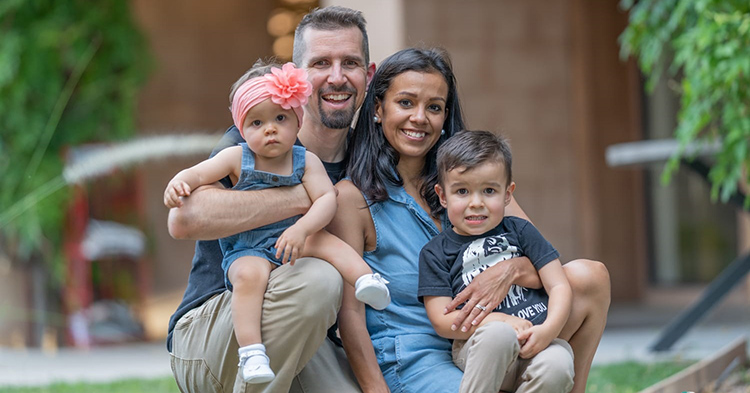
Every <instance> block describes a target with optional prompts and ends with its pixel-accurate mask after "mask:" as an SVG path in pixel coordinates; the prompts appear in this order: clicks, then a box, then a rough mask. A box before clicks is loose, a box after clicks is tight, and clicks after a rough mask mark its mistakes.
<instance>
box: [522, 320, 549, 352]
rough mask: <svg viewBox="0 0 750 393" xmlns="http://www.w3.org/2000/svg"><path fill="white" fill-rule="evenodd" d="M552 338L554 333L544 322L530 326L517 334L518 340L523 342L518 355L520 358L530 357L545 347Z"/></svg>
mask: <svg viewBox="0 0 750 393" xmlns="http://www.w3.org/2000/svg"><path fill="white" fill-rule="evenodd" d="M554 338H555V335H554V334H552V332H550V329H547V328H546V327H545V326H544V324H541V325H537V326H532V327H530V328H529V329H527V330H526V331H523V332H521V333H519V334H518V342H519V343H523V344H522V345H521V352H520V353H519V354H518V356H520V357H521V358H522V359H530V358H532V357H534V356H536V354H538V353H539V352H541V351H542V350H543V349H545V348H547V347H548V346H549V344H550V343H551V342H552V340H553V339H554ZM524 341H525V342H524Z"/></svg>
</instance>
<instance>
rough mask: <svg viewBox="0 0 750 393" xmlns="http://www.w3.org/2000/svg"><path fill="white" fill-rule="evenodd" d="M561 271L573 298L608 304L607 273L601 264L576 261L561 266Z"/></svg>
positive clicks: (608, 287) (581, 260)
mask: <svg viewBox="0 0 750 393" xmlns="http://www.w3.org/2000/svg"><path fill="white" fill-rule="evenodd" d="M563 269H564V271H565V275H566V277H567V278H568V282H570V287H571V289H572V290H573V296H574V297H580V296H583V297H586V298H590V299H596V300H598V301H606V303H607V304H609V299H610V292H611V290H610V278H609V271H608V270H607V267H606V266H605V265H604V264H603V263H602V262H599V261H592V260H589V259H576V260H574V261H570V262H568V263H566V264H565V265H563Z"/></svg>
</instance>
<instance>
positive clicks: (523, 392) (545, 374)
mask: <svg viewBox="0 0 750 393" xmlns="http://www.w3.org/2000/svg"><path fill="white" fill-rule="evenodd" d="M513 368H514V370H512V372H513V373H515V375H517V376H518V377H517V378H516V379H515V383H514V385H515V389H511V390H509V391H515V392H516V393H568V392H570V390H571V389H572V388H573V374H574V367H573V349H571V348H570V345H569V344H568V343H567V342H566V341H565V340H561V339H559V338H556V339H554V340H552V343H550V345H549V346H548V347H547V348H545V349H543V350H542V351H541V352H539V353H538V354H536V356H534V357H533V358H531V359H519V360H518V361H517V362H516V364H515V365H514V367H513ZM506 387H507V384H504V386H503V388H506Z"/></svg>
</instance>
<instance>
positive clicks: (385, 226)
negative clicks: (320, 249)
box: [364, 186, 463, 393]
mask: <svg viewBox="0 0 750 393" xmlns="http://www.w3.org/2000/svg"><path fill="white" fill-rule="evenodd" d="M388 195H389V199H388V200H386V201H384V202H379V203H376V204H373V205H371V206H370V214H371V215H372V220H373V222H374V223H375V232H376V238H377V244H376V246H375V250H373V251H366V252H365V253H364V259H365V261H367V263H368V264H369V265H370V267H371V268H372V270H373V272H377V273H380V274H381V275H382V276H383V277H385V278H386V279H387V280H388V281H389V282H390V283H389V284H388V288H389V289H390V291H391V304H390V305H388V307H387V308H386V309H385V310H382V311H376V310H374V309H372V308H370V307H366V308H365V309H366V318H367V330H368V331H369V333H370V338H371V339H372V343H373V346H374V348H375V355H376V357H377V360H378V364H380V369H381V371H382V372H383V376H384V377H385V380H386V382H387V383H388V386H389V387H390V389H391V392H399V393H401V392H420V393H422V392H431V393H433V392H444V393H456V392H458V388H459V385H460V383H461V378H462V376H463V373H462V372H461V370H459V369H458V368H457V367H456V366H455V365H454V364H453V359H452V357H451V342H450V341H449V340H448V339H445V338H442V337H440V336H438V334H437V333H435V330H434V329H433V328H432V325H431V324H430V320H429V319H428V318H427V312H426V311H425V308H424V305H423V304H422V303H420V302H419V301H418V300H417V285H418V280H419V251H420V250H421V249H422V246H424V245H425V244H426V243H427V242H428V241H429V240H430V239H432V238H433V237H434V236H436V235H437V234H438V232H439V231H438V228H437V227H436V226H435V224H434V222H433V221H432V219H431V218H430V216H429V215H428V214H427V212H425V211H424V209H422V207H421V206H419V204H417V202H416V201H415V200H414V199H413V198H412V197H411V196H410V195H409V194H407V193H406V191H405V190H404V189H403V188H401V187H398V188H397V187H390V186H389V187H388ZM448 225H450V223H449V222H448V220H447V219H446V218H445V217H444V218H443V227H446V228H447V226H448Z"/></svg>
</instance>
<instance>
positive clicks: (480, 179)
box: [435, 162, 516, 236]
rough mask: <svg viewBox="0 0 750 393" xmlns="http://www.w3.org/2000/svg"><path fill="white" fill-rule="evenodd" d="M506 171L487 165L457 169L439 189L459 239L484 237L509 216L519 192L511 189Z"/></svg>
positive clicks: (441, 201)
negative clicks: (509, 207) (469, 236)
mask: <svg viewBox="0 0 750 393" xmlns="http://www.w3.org/2000/svg"><path fill="white" fill-rule="evenodd" d="M506 183H507V179H506V178H505V167H504V165H503V164H502V163H500V162H486V163H484V164H481V165H479V166H477V167H475V168H473V169H470V170H467V171H464V168H460V167H459V168H454V169H453V170H451V171H449V172H447V173H446V174H445V176H444V177H443V184H437V185H435V192H437V194H438V197H440V204H441V205H443V207H445V209H446V210H447V212H448V219H450V221H451V223H452V224H453V230H454V231H455V232H456V233H458V234H459V235H464V236H468V235H481V234H483V233H485V232H487V231H489V230H490V229H492V228H494V227H496V226H497V225H498V224H500V221H502V219H503V216H505V206H507V205H508V203H510V197H511V195H512V194H513V190H514V189H515V188H516V185H515V183H510V184H509V185H507V187H506Z"/></svg>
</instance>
